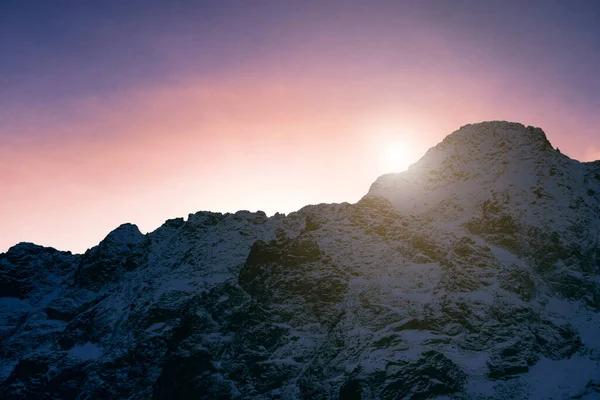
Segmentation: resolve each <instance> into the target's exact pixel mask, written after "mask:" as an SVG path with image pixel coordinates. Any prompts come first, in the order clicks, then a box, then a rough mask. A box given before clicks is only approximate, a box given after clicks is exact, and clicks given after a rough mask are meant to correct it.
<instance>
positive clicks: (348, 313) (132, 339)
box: [0, 121, 600, 400]
mask: <svg viewBox="0 0 600 400" xmlns="http://www.w3.org/2000/svg"><path fill="white" fill-rule="evenodd" d="M598 194H600V164H599V163H579V162H578V161H575V160H571V159H569V158H568V157H566V156H565V155H563V154H561V153H560V152H558V151H557V150H554V149H553V148H552V146H551V145H550V143H549V142H548V140H547V139H546V136H545V134H544V133H543V131H542V130H541V129H538V128H532V127H525V126H523V125H521V124H515V123H509V122H497V121H495V122H485V123H481V124H474V125H467V126H464V127H462V128H461V129H460V130H458V131H456V132H454V133H453V134H451V135H449V136H448V137H447V138H446V139H444V141H442V142H441V143H440V144H438V145H437V146H435V147H434V148H432V149H431V150H429V151H428V152H427V154H426V155H425V156H424V157H423V158H422V159H421V160H420V161H419V162H418V163H416V164H415V165H413V166H412V167H411V168H410V169H409V170H408V171H405V172H402V173H398V174H388V175H385V176H382V177H380V178H379V179H378V180H377V181H376V182H375V183H374V184H373V185H372V187H371V189H370V191H369V193H368V194H367V195H366V196H365V197H364V198H363V199H362V200H361V201H359V202H358V203H357V204H349V203H342V204H319V205H311V206H306V207H304V208H302V209H300V210H298V211H297V212H293V213H290V214H289V215H282V214H276V215H274V216H272V217H270V218H269V217H267V216H266V215H265V214H264V213H263V212H256V213H251V212H248V211H239V212H237V213H235V214H230V213H226V214H221V213H212V212H197V213H195V214H190V215H189V216H188V218H187V220H185V219H184V218H175V219H171V220H168V221H166V222H165V223H164V224H163V225H162V226H161V227H160V228H158V229H157V230H155V231H154V232H151V233H148V234H147V235H143V234H141V233H140V232H139V230H138V229H137V227H136V226H135V225H132V224H124V225H121V226H120V227H118V228H117V229H115V230H114V231H113V232H111V233H110V234H108V235H107V237H106V238H105V239H104V240H103V241H102V242H100V244H99V245H98V246H96V247H94V248H92V249H90V250H88V251H87V252H86V253H85V254H83V255H77V254H75V255H73V254H71V253H67V252H59V251H57V250H55V249H50V248H44V247H41V246H36V245H33V244H26V243H24V244H20V245H17V246H15V247H13V248H11V249H10V250H9V251H8V252H7V253H6V254H0V398H2V399H22V398H57V399H82V400H83V399H93V398H107V399H156V400H160V399H196V398H205V399H220V398H227V399H240V400H246V399H272V398H280V399H288V400H294V399H312V398H328V399H337V398H341V399H347V398H348V399H363V400H369V399H400V398H402V399H415V400H416V399H456V400H467V399H469V400H470V399H498V400H509V399H511V400H512V399H526V398H536V399H537V398H540V399H544V398H557V399H559V398H560V399H567V398H579V399H593V398H598V396H599V395H600V379H599V378H598V377H599V376H600V336H599V335H598V332H599V331H600V236H599V233H598V232H600V198H599V196H598Z"/></svg>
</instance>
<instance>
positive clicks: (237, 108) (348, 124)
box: [0, 21, 600, 252]
mask: <svg viewBox="0 0 600 400" xmlns="http://www.w3.org/2000/svg"><path fill="white" fill-rule="evenodd" d="M350 22H351V21H350ZM351 25H352V24H350V25H348V26H351ZM364 25H365V26H367V25H369V24H368V23H364ZM417 25H418V24H417ZM365 26H362V27H361V29H367V28H365ZM390 26H392V25H391V24H390ZM442 28H443V27H442ZM442 28H435V29H434V28H431V26H430V25H424V26H422V27H419V28H417V27H413V28H410V29H412V31H411V32H415V35H414V36H413V37H411V38H410V40H408V39H405V38H404V37H403V36H398V37H397V38H392V39H393V40H392V39H389V36H386V38H387V39H385V40H377V35H378V34H380V33H381V32H367V33H366V34H365V35H357V36H356V37H354V38H353V39H355V40H353V41H351V42H347V41H346V40H345V39H344V38H345V37H344V36H340V32H337V34H338V35H337V36H335V35H333V36H331V37H327V38H326V39H323V37H322V36H315V37H312V40H304V41H298V43H296V42H294V43H295V45H294V47H293V48H291V49H289V48H286V49H285V50H281V49H279V50H277V51H276V50H273V51H272V52H269V53H268V57H267V56H265V57H263V58H257V59H252V61H251V62H248V63H247V64H244V63H242V64H236V65H235V66H230V67H228V68H225V69H223V70H222V71H221V70H218V71H214V70H211V72H210V73H206V71H200V70H198V71H197V72H195V70H194V68H188V69H186V71H185V73H184V72H181V71H182V70H183V69H185V68H183V67H181V65H188V64H186V63H187V61H186V60H185V59H182V58H181V54H180V53H178V52H177V51H176V49H175V50H173V47H172V46H171V47H170V45H169V46H165V47H162V51H161V57H163V58H166V59H168V60H169V59H171V58H172V59H171V61H170V62H172V63H173V65H178V66H179V67H177V68H175V67H173V70H174V71H175V70H177V71H179V73H174V75H173V76H172V77H171V78H169V79H160V80H155V81H153V80H144V81H140V82H137V81H136V82H134V83H132V84H130V85H125V86H123V87H122V88H120V89H119V90H106V91H102V92H100V91H98V92H93V91H92V92H91V94H90V93H88V94H85V95H81V94H78V95H76V96H75V95H73V96H71V97H68V98H62V97H61V98H56V99H53V100H52V101H50V100H49V101H48V102H47V103H43V102H42V103H41V104H36V105H31V104H29V103H27V102H26V101H23V102H17V101H16V100H14V99H9V100H7V101H9V103H7V104H11V111H10V115H9V112H8V111H6V109H5V111H4V112H5V119H4V120H2V114H0V139H2V140H1V141H0V187H1V188H2V196H1V198H0V221H1V223H0V252H2V251H6V250H7V249H8V248H9V247H10V246H12V245H14V244H16V243H18V242H20V241H28V242H34V243H37V244H41V245H46V246H52V247H55V248H58V249H61V250H71V251H74V252H83V251H85V250H86V249H87V248H89V247H92V246H94V245H96V244H97V243H98V242H99V241H100V240H101V239H102V238H103V237H104V236H105V235H106V234H107V233H108V232H109V231H111V230H112V229H114V228H115V227H117V226H118V225H120V224H121V223H125V222H132V223H135V224H137V225H138V226H139V227H140V229H141V230H142V232H147V231H152V230H154V229H156V228H157V227H158V226H160V225H161V224H162V223H163V222H164V221H165V220H166V219H168V218H174V217H179V216H184V217H186V216H187V215H188V214H189V213H193V212H196V211H199V210H210V211H218V212H235V211H237V210H240V209H248V210H252V211H255V210H263V211H265V212H266V213H267V214H269V215H271V214H273V213H275V212H284V213H289V212H292V211H295V210H297V209H299V208H301V207H302V206H304V205H307V204H317V203H322V202H343V201H347V202H356V201H358V200H359V199H360V198H361V197H362V196H363V195H364V194H366V193H367V191H368V189H369V186H370V184H371V183H372V182H373V181H374V180H375V179H376V178H377V177H378V176H379V175H381V174H384V173H389V172H398V170H401V169H402V168H404V167H406V166H407V165H408V164H410V163H413V162H416V161H417V160H418V159H419V158H420V157H421V156H422V155H424V153H425V151H426V150H427V149H428V148H430V147H432V146H435V145H436V144H437V143H438V142H439V141H441V140H442V139H443V138H444V137H445V136H446V135H448V134H450V133H451V132H452V131H454V130H456V129H458V128H459V127H460V126H462V125H465V124H468V123H474V122H480V121H484V120H510V121H516V122H521V123H523V124H525V125H535V126H539V127H541V128H542V129H544V130H545V132H546V134H547V136H548V138H549V139H550V141H551V142H552V143H553V144H554V145H555V146H558V147H560V149H561V151H563V153H566V154H568V155H569V156H571V157H572V158H576V159H579V160H583V161H587V160H592V159H596V158H600V144H598V142H595V143H594V142H593V141H591V140H590V139H593V138H596V137H598V135H599V134H600V129H599V127H600V116H599V115H598V114H599V113H597V112H595V111H597V110H595V109H594V107H593V106H591V105H590V104H591V103H590V104H587V105H585V104H584V105H583V106H582V105H581V103H577V102H574V101H573V100H572V99H573V97H572V95H571V94H572V91H570V89H569V90H567V89H568V88H566V86H565V85H564V83H563V82H559V81H553V80H552V79H550V78H549V77H552V76H555V75H553V74H554V72H552V71H551V72H552V74H550V73H546V74H543V73H540V71H542V70H544V69H547V68H550V67H548V66H545V65H542V64H541V63H540V68H541V69H540V70H538V69H535V68H533V69H532V68H528V69H523V68H520V66H522V65H521V64H519V63H520V62H521V61H519V60H517V61H510V62H509V61H506V62H503V61H502V60H500V59H499V58H498V55H497V54H495V53H494V52H493V51H491V50H489V49H487V50H485V51H484V50H481V48H480V47H477V43H475V42H476V41H477V37H476V36H475V37H473V38H472V39H465V38H466V36H460V35H458V36H456V37H450V36H449V35H448V32H447V31H445V30H444V29H442ZM320 29H321V30H322V29H324V28H323V27H321V28H320ZM386 29H387V28H386ZM407 29H408V28H407ZM344 32H345V31H344ZM457 37H460V38H462V39H461V40H458V41H457ZM165 40H166V39H165ZM236 40H238V41H241V39H236ZM159 42H160V41H159ZM167 42H168V43H169V44H172V42H171V41H169V40H167ZM178 43H181V42H178ZM192 44H193V43H192V41H190V43H185V41H184V43H183V44H181V46H183V47H185V48H189V46H192ZM155 46H157V45H156V44H155ZM357 46H358V50H357V48H356V47H357ZM169 49H170V50H169ZM477 49H479V51H475V50H477ZM490 49H493V48H490ZM219 51H221V50H219ZM398 52H400V53H401V55H402V56H403V57H405V59H406V60H408V61H407V62H406V63H398V58H397V54H396V53H398ZM401 59H402V58H401ZM402 60H403V59H402ZM180 64H181V65H180ZM536 65H537V64H536ZM0 67H1V65H0ZM557 68H558V67H557ZM0 83H1V82H0ZM23 85H25V83H23ZM23 87H25V86H23ZM27 87H29V86H27ZM0 100H3V99H2V98H1V96H0ZM4 100H6V99H4ZM13 100H14V101H13ZM59 103H60V104H59ZM57 104H59V105H57ZM390 147H400V148H404V151H403V152H402V154H403V155H402V160H397V162H396V163H394V162H390V160H389V155H386V149H388V148H390ZM386 157H387V158H386Z"/></svg>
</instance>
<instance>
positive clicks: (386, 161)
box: [380, 142, 415, 172]
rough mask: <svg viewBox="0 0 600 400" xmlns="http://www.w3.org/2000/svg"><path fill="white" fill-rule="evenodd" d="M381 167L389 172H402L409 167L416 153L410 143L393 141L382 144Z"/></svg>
mask: <svg viewBox="0 0 600 400" xmlns="http://www.w3.org/2000/svg"><path fill="white" fill-rule="evenodd" d="M380 157H381V159H380V162H381V168H384V169H385V170H386V171H387V172H401V171H404V170H406V169H408V166H409V165H411V164H412V163H413V162H414V161H415V160H414V153H413V152H412V151H411V147H410V145H409V144H408V143H402V142H392V143H387V144H385V145H383V146H382V149H381V155H380Z"/></svg>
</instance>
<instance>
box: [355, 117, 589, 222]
mask: <svg viewBox="0 0 600 400" xmlns="http://www.w3.org/2000/svg"><path fill="white" fill-rule="evenodd" d="M592 169H593V168H592V166H591V165H582V164H581V163H579V162H578V161H575V160H571V159H570V158H568V157H567V156H565V155H563V154H561V153H560V151H558V150H555V149H554V148H553V147H552V145H551V144H550V142H549V141H548V139H547V138H546V135H545V133H544V132H543V131H542V130H541V129H539V128H534V127H531V126H529V127H525V126H524V125H522V124H519V123H512V122H504V121H494V122H483V123H479V124H473V125H466V126H463V127H462V128H461V129H459V130H458V131H456V132H454V133H452V134H451V135H449V136H447V137H446V138H445V139H444V140H443V141H442V142H441V143H439V144H438V145H437V146H435V147H433V148H431V149H430V150H429V151H428V152H427V153H426V154H425V156H424V157H423V158H421V159H420V160H419V161H418V162H417V163H416V164H413V165H412V166H411V167H410V168H409V170H408V171H404V172H401V173H396V174H387V175H383V176H381V177H380V178H379V179H377V180H376V181H375V183H373V185H372V186H371V188H370V190H369V193H368V194H367V197H383V198H385V199H387V200H389V201H390V202H391V203H392V205H393V206H394V207H395V208H396V209H397V210H398V211H399V212H401V213H405V214H415V215H423V214H432V216H435V217H437V218H441V219H442V220H447V219H452V220H460V219H462V220H464V222H466V219H468V218H470V217H471V216H472V213H473V212H474V210H479V209H480V208H481V204H483V203H484V202H485V201H494V202H496V201H502V203H503V204H505V205H506V206H507V208H511V211H512V212H513V213H515V214H518V215H519V216H520V217H526V216H527V217H528V218H529V219H531V218H538V219H542V218H543V217H542V216H541V215H538V216H537V217H536V216H534V215H532V212H533V209H532V207H531V205H534V204H538V203H544V202H546V203H547V204H546V205H547V206H548V207H550V208H554V209H555V211H561V212H562V211H564V212H565V213H566V214H569V212H568V210H563V208H568V207H569V202H570V201H571V197H572V196H573V194H574V193H573V191H575V192H576V193H575V194H576V195H577V196H581V200H580V202H581V203H582V204H585V205H587V206H589V207H594V202H595V199H593V198H591V197H590V196H589V195H588V193H595V192H596V191H597V190H600V187H598V184H599V183H600V181H599V180H597V179H595V178H594V179H592V178H591V177H592V175H593V176H594V177H595V176H596V175H597V174H595V172H593V171H592ZM500 199H501V200H500ZM546 200H550V201H546ZM509 205H510V207H509ZM538 223H541V221H538Z"/></svg>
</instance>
